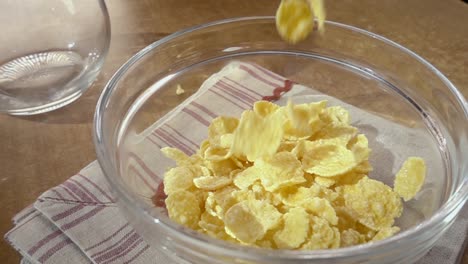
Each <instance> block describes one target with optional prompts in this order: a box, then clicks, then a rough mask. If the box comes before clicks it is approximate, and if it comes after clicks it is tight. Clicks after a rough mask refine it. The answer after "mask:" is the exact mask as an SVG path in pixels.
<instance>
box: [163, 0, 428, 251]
mask: <svg viewBox="0 0 468 264" xmlns="http://www.w3.org/2000/svg"><path fill="white" fill-rule="evenodd" d="M304 1H306V0H304ZM310 1H311V2H310V4H311V5H312V4H313V1H315V0H310ZM283 2H286V0H284V1H283ZM161 151H162V153H163V154H164V155H166V156H167V157H168V158H171V159H173V160H175V161H176V166H175V167H173V168H170V169H168V170H167V171H166V173H165V174H164V192H165V193H166V195H168V197H167V198H166V208H167V210H168V214H169V217H170V218H171V219H172V220H174V221H175V222H177V223H179V224H182V225H184V226H186V227H189V228H192V229H193V230H196V231H198V232H200V233H202V234H206V235H208V236H211V237H214V238H217V239H222V240H225V241H230V242H234V243H239V244H241V245H249V246H254V247H263V248H271V249H304V250H315V249H328V248H337V247H348V246H354V245H359V244H363V243H367V242H374V241H378V240H382V239H385V238H388V237H390V236H392V235H394V234H396V233H397V232H399V228H398V227H396V226H394V225H393V224H394V222H395V218H397V217H399V216H400V215H401V213H402V211H403V205H402V200H401V199H400V196H401V197H403V199H405V201H406V200H409V199H411V198H413V197H414V195H415V194H416V193H417V192H418V191H419V190H420V188H421V186H422V184H423V182H424V176H425V173H426V171H425V170H426V168H425V164H424V160H422V159H421V158H415V157H411V158H409V159H408V160H407V161H406V162H405V163H404V164H403V166H402V168H401V170H400V171H399V172H398V173H397V175H396V178H395V184H394V189H392V188H390V187H389V186H387V185H385V184H384V183H382V182H379V181H376V180H373V179H370V178H369V177H368V174H369V172H370V171H372V166H371V164H370V163H369V155H370V152H371V150H370V148H369V143H368V140H367V138H366V136H365V135H363V134H359V132H358V130H357V128H355V127H353V126H352V125H351V124H350V116H349V113H348V111H347V110H345V109H344V108H342V107H340V106H333V107H328V108H327V107H326V102H325V101H320V102H317V103H310V104H300V105H294V104H292V102H290V101H289V102H288V104H287V105H286V106H284V107H280V106H278V105H276V104H273V103H271V102H266V101H259V102H256V103H255V104H254V105H253V110H246V111H244V113H243V114H242V116H241V118H240V120H238V119H237V118H234V117H218V118H215V119H214V120H213V121H212V123H211V124H210V126H209V128H208V139H206V140H204V141H203V142H202V143H201V144H200V148H199V150H198V151H197V152H196V154H194V155H192V156H188V155H186V154H185V153H184V152H182V151H180V150H178V149H175V148H163V149H161Z"/></svg>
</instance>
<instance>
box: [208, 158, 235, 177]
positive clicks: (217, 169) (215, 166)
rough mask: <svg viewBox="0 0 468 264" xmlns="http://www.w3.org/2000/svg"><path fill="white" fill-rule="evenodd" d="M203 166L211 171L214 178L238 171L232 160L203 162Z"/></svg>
mask: <svg viewBox="0 0 468 264" xmlns="http://www.w3.org/2000/svg"><path fill="white" fill-rule="evenodd" d="M204 163H205V166H206V167H207V168H208V169H210V171H212V174H213V175H214V176H228V175H230V174H231V172H232V171H233V170H237V169H239V167H238V166H237V162H235V161H234V160H233V159H231V158H228V159H223V160H205V161H204Z"/></svg>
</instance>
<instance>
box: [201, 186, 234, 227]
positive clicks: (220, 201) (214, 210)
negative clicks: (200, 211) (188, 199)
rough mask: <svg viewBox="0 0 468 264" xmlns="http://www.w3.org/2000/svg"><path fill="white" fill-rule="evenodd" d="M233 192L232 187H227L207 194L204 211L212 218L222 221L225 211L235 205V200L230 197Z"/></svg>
mask: <svg viewBox="0 0 468 264" xmlns="http://www.w3.org/2000/svg"><path fill="white" fill-rule="evenodd" d="M235 190H236V189H235V188H233V187H232V186H228V187H225V188H223V189H221V190H217V191H214V192H209V193H208V196H207V198H206V201H205V210H206V211H207V212H208V213H209V214H211V215H212V216H216V217H218V218H220V219H224V214H225V213H226V211H227V210H228V209H229V208H230V207H231V206H233V205H234V204H235V203H237V200H236V198H235V197H234V196H233V195H232V193H233V192H234V191H235Z"/></svg>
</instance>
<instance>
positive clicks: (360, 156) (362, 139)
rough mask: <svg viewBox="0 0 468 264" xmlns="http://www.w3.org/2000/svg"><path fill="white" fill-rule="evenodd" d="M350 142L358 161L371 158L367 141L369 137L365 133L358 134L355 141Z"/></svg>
mask: <svg viewBox="0 0 468 264" xmlns="http://www.w3.org/2000/svg"><path fill="white" fill-rule="evenodd" d="M350 143H351V146H350V149H351V151H352V152H353V154H354V158H355V160H356V162H357V163H361V162H363V161H367V160H368V159H369V153H370V149H369V146H368V144H369V143H368V141H367V137H366V136H365V135H363V134H359V135H357V136H356V138H355V139H354V140H353V142H350Z"/></svg>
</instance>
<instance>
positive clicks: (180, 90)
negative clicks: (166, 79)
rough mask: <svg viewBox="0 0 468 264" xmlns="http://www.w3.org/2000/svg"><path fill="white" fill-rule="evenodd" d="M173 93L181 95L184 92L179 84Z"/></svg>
mask: <svg viewBox="0 0 468 264" xmlns="http://www.w3.org/2000/svg"><path fill="white" fill-rule="evenodd" d="M175 93H176V94H177V95H181V94H183V93H185V90H184V89H183V88H182V86H181V85H180V84H177V89H176V92H175Z"/></svg>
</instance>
